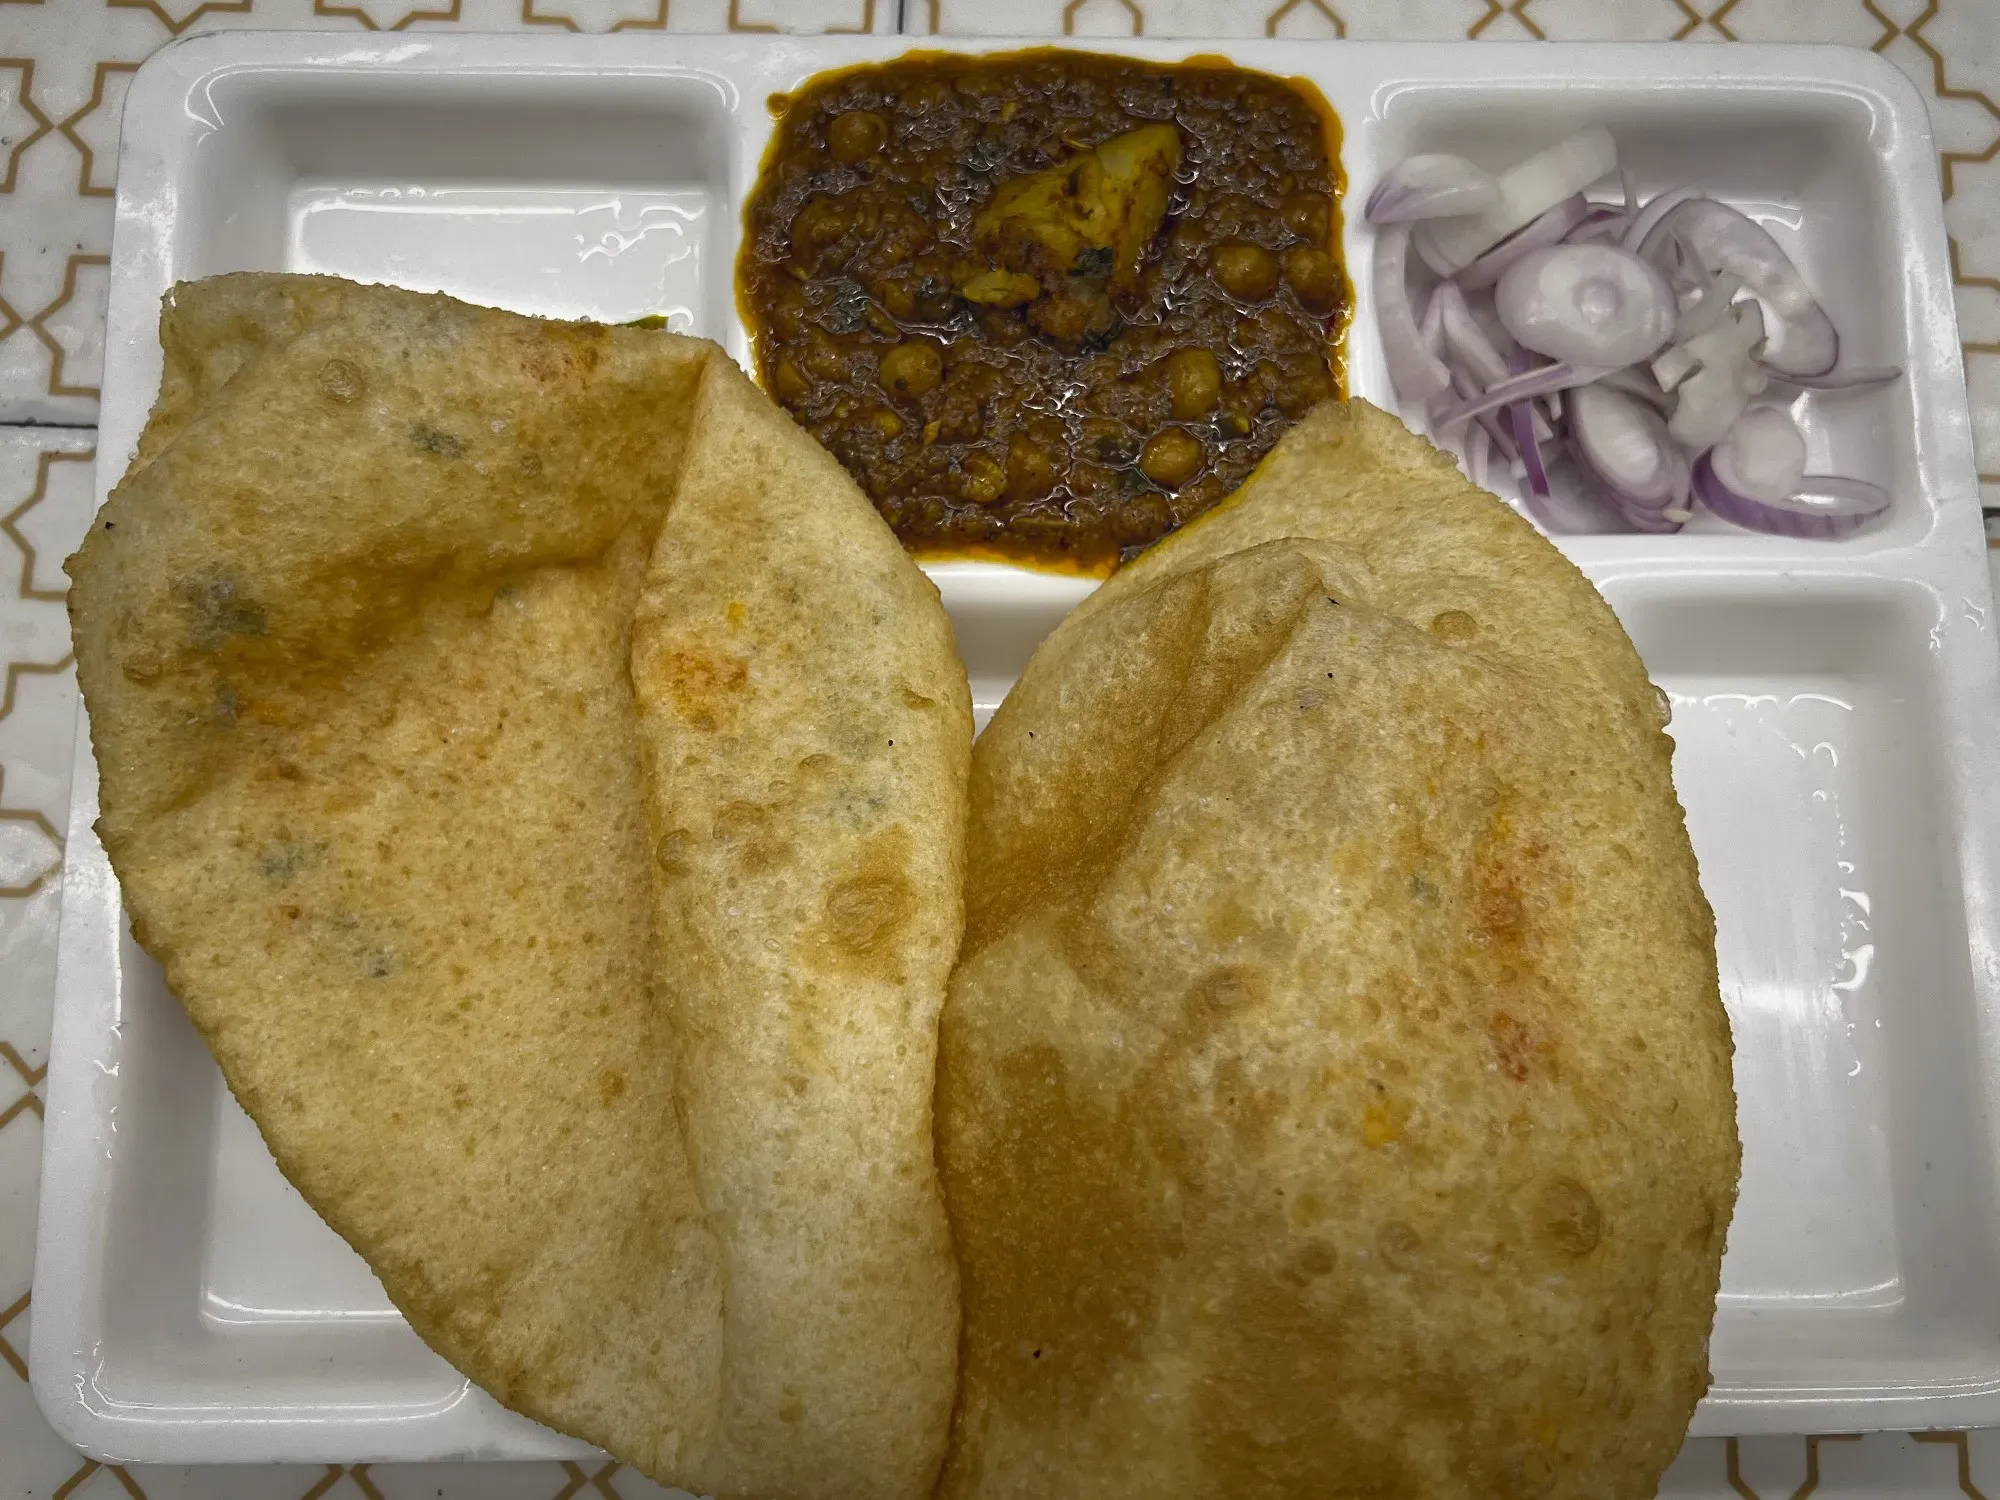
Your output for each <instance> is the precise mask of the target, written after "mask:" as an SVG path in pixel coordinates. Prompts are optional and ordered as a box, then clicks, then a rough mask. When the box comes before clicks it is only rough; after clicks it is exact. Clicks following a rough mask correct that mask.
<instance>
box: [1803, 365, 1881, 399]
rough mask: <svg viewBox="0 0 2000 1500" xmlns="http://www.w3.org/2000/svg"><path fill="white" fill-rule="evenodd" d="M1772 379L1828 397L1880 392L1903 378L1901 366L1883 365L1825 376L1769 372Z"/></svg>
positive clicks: (1835, 372)
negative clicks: (1818, 392) (1824, 393)
mask: <svg viewBox="0 0 2000 1500" xmlns="http://www.w3.org/2000/svg"><path fill="white" fill-rule="evenodd" d="M1771 373H1772V375H1773V377H1774V378H1775V379H1778V380H1782V381H1783V382H1784V383H1785V384H1786V385H1795V386H1798V387H1799V388H1800V389H1801V390H1807V391H1825V392H1827V393H1828V394H1829V395H1860V394H1861V393H1862V392H1863V391H1875V390H1880V389H1881V388H1882V387H1883V386H1885V385H1894V384H1895V383H1896V382H1897V381H1899V380H1901V379H1902V378H1903V367H1902V366H1901V365H1884V366H1882V367H1881V368H1879V369H1861V370H1833V371H1829V372H1828V373H1827V374H1825V375H1786V374H1783V373H1781V372H1779V371H1776V370H1774V371H1772V372H1771Z"/></svg>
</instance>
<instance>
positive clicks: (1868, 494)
mask: <svg viewBox="0 0 2000 1500" xmlns="http://www.w3.org/2000/svg"><path fill="white" fill-rule="evenodd" d="M1712 457H1713V455H1712V454H1711V453H1704V454H1702V456H1701V457H1700V458H1698V459H1696V460H1695V465H1694V484H1695V493H1697V494H1698V495H1700V496H1701V501H1702V504H1704V505H1706V506H1707V507H1708V508H1709V509H1710V510H1712V511H1714V512H1715V513H1716V514H1717V515H1718V516H1720V517H1722V519H1723V520H1725V521H1728V522H1730V523H1731V524H1732V525H1736V526H1743V527H1747V528H1748V529H1749V530H1751V531H1762V532H1768V533H1769V534H1771V535H1772V536H1787V537H1802V538H1807V539H1811V540H1815V541H1837V540H1839V539H1840V538H1841V537H1844V536H1852V535H1853V534H1854V533H1855V532H1857V531H1859V530H1860V529H1861V528H1862V527H1863V526H1865V525H1867V524H1868V522H1870V521H1871V520H1873V519H1874V518H1875V517H1876V516H1879V515H1881V514H1882V512H1883V511H1885V510H1887V509H1888V508H1889V495H1888V492H1887V491H1886V490H1884V489H1882V488H1881V486H1879V485H1873V484H1870V483H1868V481H1867V480H1865V479H1845V478H1842V477H1841V476H1840V475H1837V474H1806V475H1803V476H1801V478H1800V479H1799V482H1798V487H1797V488H1796V489H1795V490H1793V492H1792V493H1791V494H1789V495H1786V496H1785V497H1784V498H1783V499H1781V500H1759V499H1756V498H1754V497H1752V496H1749V495H1745V494H1742V493H1740V492H1738V491H1736V490H1733V489H1731V488H1730V487H1729V486H1728V485H1727V484H1725V483H1724V482H1723V481H1722V479H1721V478H1720V477H1719V476H1718V475H1717V474H1716V472H1715V465H1714V463H1713V462H1712V461H1711V460H1712Z"/></svg>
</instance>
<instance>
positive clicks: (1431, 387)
mask: <svg viewBox="0 0 2000 1500" xmlns="http://www.w3.org/2000/svg"><path fill="white" fill-rule="evenodd" d="M1409 249H1410V227H1409V226H1408V225H1407V224H1390V225H1386V226H1385V227H1383V228H1382V229H1380V230H1378V231H1376V234H1375V268H1374V269H1375V275H1374V284H1375V316H1376V318H1377V319H1378V320H1379V321H1380V323H1381V325H1382V354H1383V357H1384V358H1386V359H1387V360H1388V362H1389V379H1390V380H1391V381H1392V382H1393V383H1394V384H1395V387H1396V393H1397V394H1398V395H1399V396H1401V397H1402V398H1403V399H1404V400H1405V401H1428V400H1429V399H1430V398H1431V397H1433V396H1435V395H1437V394H1438V393H1439V392H1441V391H1444V390H1447V389H1449V387H1450V385H1451V372H1450V371H1449V370H1447V369H1446V368H1445V367H1444V363H1443V361H1441V360H1440V359H1439V358H1438V357H1437V356H1436V355H1434V354H1432V353H1431V352H1430V350H1429V349H1427V348H1425V347H1424V340H1423V335H1422V334H1421V333H1420V332H1419V331H1418V329H1417V321H1416V318H1415V316H1414V314H1413V313H1412V311H1411V309H1410V285H1409V273H1408V270H1407V268H1406V262H1407V257H1408V255H1409ZM1436 300H1437V299H1436V297H1435V296H1433V298H1432V301H1436Z"/></svg>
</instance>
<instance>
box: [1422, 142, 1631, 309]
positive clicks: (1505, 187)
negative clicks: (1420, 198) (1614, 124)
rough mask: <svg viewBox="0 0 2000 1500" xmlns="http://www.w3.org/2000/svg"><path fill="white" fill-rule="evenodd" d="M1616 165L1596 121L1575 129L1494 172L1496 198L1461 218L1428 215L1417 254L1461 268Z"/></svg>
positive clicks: (1615, 155)
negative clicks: (1497, 181)
mask: <svg viewBox="0 0 2000 1500" xmlns="http://www.w3.org/2000/svg"><path fill="white" fill-rule="evenodd" d="M1617 169H1618V144H1617V142H1616V141H1614V140H1613V139H1612V138H1611V132H1610V131H1608V130H1606V129H1605V128H1604V127H1603V126H1602V125H1592V126H1590V127H1589V128H1588V129H1585V130H1580V131H1578V132H1577V133H1576V134H1575V135H1572V136H1570V137H1569V138H1568V139H1566V140H1562V141H1559V142H1557V143H1556V144H1555V145H1553V146H1551V147H1549V148H1548V150H1546V151H1543V152H1540V153H1538V154H1537V155H1535V156H1531V157H1529V158H1528V159H1527V160H1526V161H1524V162H1522V163H1521V164H1520V165H1519V166H1516V167H1511V168H1509V169H1508V170H1507V171H1505V172H1503V173H1501V174H1500V201H1499V202H1498V203H1496V204H1495V205H1494V206H1493V207H1491V208H1489V209H1487V210H1486V211H1485V212H1484V213H1481V214H1478V215H1475V216H1473V217H1469V218H1463V219H1431V220H1427V221H1426V222H1425V224H1424V229H1423V233H1424V237H1425V239H1426V240H1427V241H1428V243H1427V244H1426V245H1425V246H1424V248H1423V249H1421V250H1419V252H1418V253H1419V254H1421V255H1423V257H1424V259H1425V261H1426V263H1428V264H1431V265H1434V266H1440V267H1444V268H1447V269H1445V271H1444V274H1446V275H1449V274H1451V272H1453V271H1459V270H1463V269H1464V268H1465V267H1467V266H1469V265H1471V264H1472V262H1473V261H1474V260H1476V259H1478V258H1479V257H1480V256H1481V255H1483V254H1485V253H1486V252H1487V251H1488V250H1490V249H1492V248H1493V247H1494V246H1495V245H1497V244H1499V243H1500V241H1501V240H1503V239H1505V238H1506V237H1507V236H1508V235H1510V234H1512V233H1513V232H1514V231H1515V230H1517V229H1520V228H1521V227H1522V226H1524V225H1527V224H1531V223H1533V222H1534V221H1535V220H1536V219H1537V218H1539V217H1541V215H1543V214H1544V213H1546V212H1548V210H1549V209H1551V208H1553V207H1555V205H1556V204H1558V203H1560V202H1562V200H1563V199H1565V198H1568V197H1570V196H1572V195H1574V194H1577V193H1581V192H1582V191H1583V190H1584V189H1585V188H1587V187H1589V186H1590V185H1591V184H1592V183H1593V182H1596V181H1597V180H1598V179H1599V178H1600V177H1605V176H1608V175H1609V174H1610V173H1612V172H1614V171H1616V170H1617Z"/></svg>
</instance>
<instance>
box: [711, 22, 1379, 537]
mask: <svg viewBox="0 0 2000 1500" xmlns="http://www.w3.org/2000/svg"><path fill="white" fill-rule="evenodd" d="M1220 62H1221V60H1219V59H1217V60H1215V64H1216V65H1210V64H1209V63H1189V64H1183V65H1179V66H1159V65H1155V64H1148V63H1144V62H1140V61H1137V60H1134V59H1130V58H1120V57H1109V56H1102V55H1098V54H1093V53H1087V52H1067V51H1061V50H1057V49H1045V50H1040V51H1035V52H1027V53H1017V54H1010V55H1002V56H983V57H982V56H974V57H962V56H954V55H951V54H945V53H930V54H918V55H916V56H913V57H910V58H905V59H902V60H899V61H896V62H892V63H888V64H883V65H879V66H865V67H860V68H854V69H849V70H845V71H842V72H838V73H834V74H831V75H828V76H825V77H823V78H818V79H814V80H810V81H809V82H808V83H807V84H806V85H805V86H804V87H803V88H802V89H801V90H799V91H798V92H797V93H795V94H791V95H787V96H780V97H778V98H774V99H773V100H772V101H771V107H772V109H773V111H774V112H775V113H777V115H778V121H777V125H776V128H775V131H774V133H773V136H772V141H771V145H770V147H769V149H768V150H767V152H766V153H765V158H764V165H763V170H762V172H761V174H760V175H759V178H758V181H757V185H756V188H755V190H754V192H753V193H752V195H751V198H750V202H749V205H748V207H747V209H746V210H745V234H744V243H743V249H742V253H741V255H740V258H739V261H738V267H737V274H738V300H739V306H740V308H741V311H742V314H743V318H744V321H745V323H746V324H747V325H748V326H749V328H750V330H751V333H752V336H753V339H754V345H755V351H756V363H757V371H758V374H759V377H760V378H761V380H762V382H763V384H764V386H765V388H766V389H767V390H769V391H770V392H771V394H772V395H773V396H775V397H776V398H777V400H778V401H779V402H780V403H781V404H782V405H784V407H785V408H786V409H787V410H788V411H790V412H791V413H792V415H793V416H794V417H795V418H797V419H798V421H799V422H800V423H801V424H802V425H804V426H805V427H806V429H807V430H808V431H810V432H811V433H812V434H813V435H814V436H815V437H817V438H818V439H819V440H820V441H821V442H822V443H823V444H825V445H826V447H827V448H829V449H830V450H832V452H833V453H834V454H835V456H836V457H838V458H839V459H840V461H841V462H842V463H843V464H845V465H846V466H847V468H848V470H849V471H850V472H851V473H853V475H854V476H855V478H856V479H857V480H858V481H859V482H860V483H861V486H862V488H863V489H864V490H865V491H867V493H868V495H869V496H870V498H872V499H873V500H874V501H875V504H876V506H877V508H878V509H879V510H880V511H881V512H882V515H883V516H884V518H885V519H887V520H888V522H889V524H890V525H891V526H892V527H893V528H894V529H895V531H896V533H897V534H898V535H899V536H900V537H902V539H903V541H904V544H905V545H906V546H908V547H909V548H910V549H911V550H912V551H914V552H916V553H917V554H918V555H920V556H925V557H938V556H952V555H973V556H979V555H986V556H1000V557H1007V558H1012V559H1016V560H1020V561H1029V562H1036V563H1041V564H1045V565H1046V564H1056V565H1060V566H1064V567H1069V568H1076V569H1081V570H1085V571H1101V570H1102V569H1104V568H1108V567H1110V566H1112V565H1114V564H1115V563H1116V562H1118V561H1119V560H1121V559H1126V558H1130V557H1131V556H1133V555H1135V554H1136V553H1137V552H1139V551H1140V550H1142V549H1143V548H1145V547H1146V546H1147V545H1148V544H1150V543H1151V542H1153V541H1156V540H1157V539H1158V538H1159V537H1161V536H1163V535H1164V534H1166V533H1167V532H1168V531H1170V530H1172V529H1173V528H1175V527H1176V526H1179V525H1182V524H1184V523H1185V522H1187V521H1189V520H1191V519H1192V518H1193V517H1195V516H1197V515H1199V514H1201V513H1202V512H1203V511H1205V510H1207V509H1208V508H1209V507H1211V506H1213V505H1214V504H1216V503H1217V502H1218V501H1219V500H1221V499H1222V498H1223V497H1224V496H1225V495H1227V494H1228V493H1229V492H1230V491H1232V490H1233V489H1235V488H1236V486H1237V485H1238V484H1240V483H1241V482H1242V481H1243V479H1244V478H1245V477H1246V476H1248V474H1249V473H1250V471H1251V469H1253V468H1254V467H1255V466H1256V464H1257V462H1258V460H1259V459H1261V458H1262V457H1263V456H1264V454H1265V453H1267V452H1268V451H1269V450H1270V448H1271V445H1272V444H1273V443H1275V442H1276V441H1277V440H1278V438H1279V437H1280V436H1281V435H1283V433H1284V432H1285V430H1286V429H1287V428H1288V427H1290V426H1291V424H1292V423H1293V422H1294V421H1296V420H1297V419H1298V418H1299V417H1301V416H1303V415H1304V414H1305V412H1306V411H1307V410H1309V409H1310V408H1311V407H1312V406H1313V405H1314V404H1315V403H1316V402H1318V401H1321V400H1323V399H1325V398H1326V397H1327V396H1329V395H1332V394H1335V393H1336V392H1337V391H1338V390H1339V387H1340V359H1339V339H1340V331H1341V329H1342V327H1343V326H1344V318H1345V313H1346V310H1347V305H1348V293H1347V281H1346V277H1345V275H1344V273H1343V270H1342V264H1341V260H1340V256H1339V249H1338V245H1337V243H1336V235H1337V232H1338V224H1339V209H1338V186H1339V182H1340V172H1339V165H1338V154H1339V153H1338V147H1339V127H1338V123H1337V121H1336V120H1335V118H1334V116H1333V113H1332V111H1331V109H1330V108H1329V107H1328V106H1326V104H1325V102H1324V100H1322V99H1319V98H1318V97H1317V96H1316V95H1315V94H1313V93H1312V92H1311V91H1310V90H1309V89H1307V88H1302V87H1300V86H1299V85H1297V84H1295V83H1293V82H1290V81H1287V80H1285V79H1281V78H1275V77H1272V76H1269V75H1267V74H1263V73H1257V72H1252V71H1250V70H1247V69H1243V68H1236V67H1230V66H1223V65H1220Z"/></svg>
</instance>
